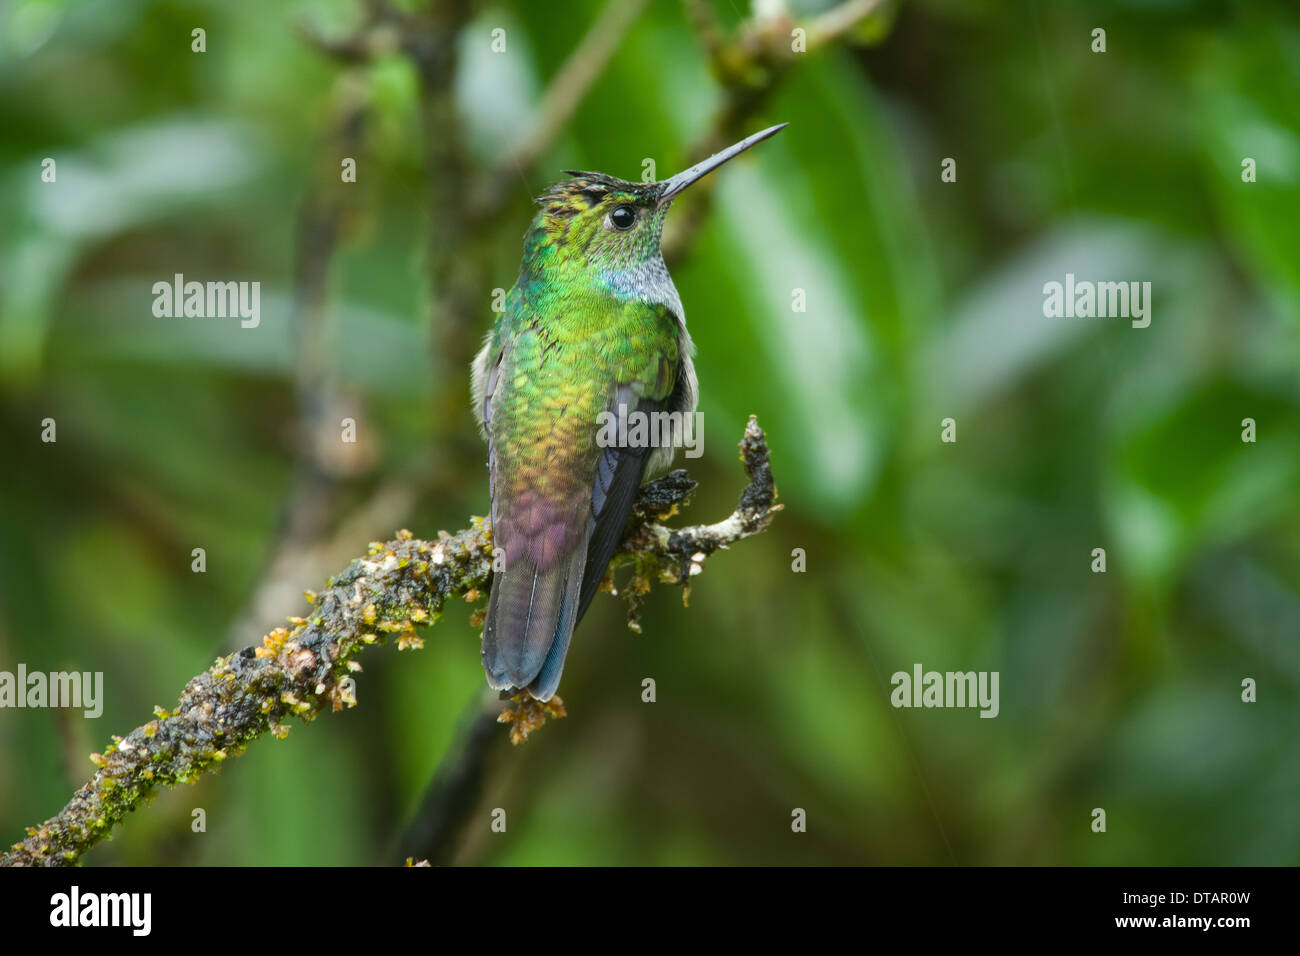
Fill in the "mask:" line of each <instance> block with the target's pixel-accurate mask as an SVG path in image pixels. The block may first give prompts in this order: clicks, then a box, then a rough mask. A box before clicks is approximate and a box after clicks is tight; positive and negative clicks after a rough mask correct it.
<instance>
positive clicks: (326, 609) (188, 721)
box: [0, 417, 780, 866]
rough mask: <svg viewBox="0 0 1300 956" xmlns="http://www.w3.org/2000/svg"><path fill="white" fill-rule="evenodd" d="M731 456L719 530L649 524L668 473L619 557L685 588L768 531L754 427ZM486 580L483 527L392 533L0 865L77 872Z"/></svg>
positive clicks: (642, 501) (208, 675)
mask: <svg viewBox="0 0 1300 956" xmlns="http://www.w3.org/2000/svg"><path fill="white" fill-rule="evenodd" d="M740 448H741V455H742V459H743V460H744V463H745V470H746V473H747V474H748V475H749V479H750V480H749V484H748V486H747V487H746V488H745V490H744V492H743V493H742V494H741V497H740V502H739V504H738V506H737V508H736V510H735V512H733V513H732V515H731V516H730V517H728V518H727V519H725V520H723V521H720V522H717V523H716V524H711V525H696V526H693V527H687V528H679V529H675V530H674V529H669V528H665V527H663V526H662V525H660V524H658V523H656V522H655V521H654V520H652V517H649V516H660V515H664V514H665V513H670V512H671V511H673V510H675V509H676V507H677V506H678V505H679V504H681V503H682V502H683V501H684V499H685V497H686V496H687V495H688V494H689V493H690V489H691V488H692V487H693V483H692V482H690V481H689V480H688V479H684V476H683V475H682V474H681V473H678V472H675V473H673V474H672V475H669V476H667V477H666V478H665V479H661V480H660V481H658V482H651V483H650V484H649V485H648V486H647V487H646V488H645V489H643V493H642V494H641V496H640V498H639V507H638V510H637V517H636V518H635V519H634V520H633V523H632V526H631V528H630V530H629V531H628V533H627V534H626V535H625V538H624V542H623V544H622V547H621V553H622V554H624V555H626V556H631V557H632V558H635V559H637V560H645V561H647V562H650V563H653V564H656V565H659V566H661V567H662V569H663V578H664V579H666V580H669V581H674V580H675V581H679V582H684V581H686V580H689V578H690V577H691V576H693V575H695V574H697V573H698V572H699V570H701V569H702V567H703V563H704V559H705V557H707V555H709V554H712V553H713V552H714V551H717V550H718V549H720V548H725V547H726V546H727V545H728V544H731V543H733V542H735V541H739V540H741V539H742V538H747V537H749V536H751V535H754V534H757V533H759V532H760V531H762V530H763V529H764V528H766V527H767V525H768V524H769V523H770V522H771V520H772V517H773V515H774V514H775V512H776V511H778V510H779V508H780V506H779V505H777V504H776V503H775V498H776V488H775V485H774V484H773V482H772V473H771V469H770V467H769V465H768V450H767V444H766V440H765V438H764V435H763V431H762V429H760V428H759V427H758V423H757V421H756V420H755V419H754V418H753V417H751V418H750V420H749V425H748V426H747V427H746V429H745V437H744V439H743V440H742V441H741V443H740ZM491 568H492V542H491V532H490V530H489V529H488V528H487V526H486V524H485V522H484V521H482V519H475V520H474V522H473V524H472V525H471V526H470V527H469V528H466V529H465V530H463V531H461V532H459V533H457V534H455V535H449V534H447V533H446V532H441V533H440V534H439V536H438V539H437V540H436V541H421V540H418V539H415V538H413V537H412V536H411V533H410V532H409V531H404V532H399V533H398V535H397V537H396V538H395V539H394V540H392V541H389V542H387V543H379V542H376V543H374V544H372V545H371V546H370V553H369V554H368V555H367V556H366V557H363V558H357V559H356V560H354V561H353V562H352V563H351V564H350V565H349V566H348V568H347V570H345V571H344V572H343V573H342V574H340V575H339V576H338V577H336V578H334V579H333V580H331V581H330V582H329V585H328V587H327V589H326V590H325V591H324V592H322V593H321V594H320V595H308V598H309V600H310V601H311V603H312V605H313V607H312V613H311V617H310V618H290V619H289V621H290V624H291V625H292V626H291V628H277V629H276V630H274V631H272V632H271V633H270V634H268V635H267V636H266V637H265V638H264V639H263V641H262V643H261V645H259V646H256V647H246V648H244V649H243V650H242V651H239V652H237V653H235V654H230V655H228V656H226V657H222V658H219V659H218V660H217V662H216V663H215V664H213V665H212V667H211V668H209V669H208V670H207V671H204V672H203V673H202V674H199V675H198V676H196V677H194V678H193V679H191V680H190V682H189V683H188V684H187V685H186V687H185V691H184V692H183V693H182V694H181V696H180V700H179V702H178V704H177V706H176V708H175V709H174V710H172V711H167V710H164V709H162V708H155V714H156V715H157V717H156V719H154V720H151V721H149V723H147V724H144V725H143V726H141V727H137V728H136V729H135V730H133V731H131V732H130V733H129V734H127V735H126V736H125V737H114V738H113V743H112V744H110V745H109V746H108V747H106V748H105V749H104V752H103V754H94V755H92V757H91V761H92V762H93V763H94V764H95V765H96V766H97V767H98V768H99V769H98V770H97V771H96V773H95V775H94V776H93V777H92V778H91V779H90V780H89V781H88V782H87V783H86V784H85V785H83V786H82V787H81V789H79V790H78V791H77V792H76V793H75V794H74V795H73V797H72V799H71V800H70V801H69V802H68V804H67V806H65V807H64V808H63V809H62V810H61V811H60V812H59V813H58V814H57V815H56V816H54V817H52V818H50V819H49V820H46V821H45V822H44V823H43V824H41V825H40V826H37V827H31V828H30V829H29V830H28V836H27V838H26V839H25V840H23V841H21V842H19V843H15V844H14V845H13V847H12V849H11V850H9V851H8V852H7V853H5V854H4V855H3V856H0V864H3V865H7V866H24V865H33V866H63V865H71V864H75V863H76V862H77V861H78V860H80V858H81V856H82V855H83V854H84V853H85V852H86V851H87V850H89V849H90V848H91V847H93V846H94V845H95V844H96V843H98V842H99V841H100V840H102V839H103V838H104V837H105V836H107V835H108V833H109V832H110V831H111V830H112V829H113V827H115V826H116V825H117V824H118V823H120V822H121V821H122V820H123V819H124V818H125V817H126V815H127V814H128V813H130V812H131V811H132V810H134V809H136V808H137V807H139V806H140V805H141V804H142V803H143V801H144V800H145V799H146V798H147V797H148V796H149V795H150V794H152V793H153V792H154V791H156V790H157V789H158V788H160V787H174V786H176V785H177V784H180V783H193V782H195V781H197V780H198V779H199V777H200V776H201V775H202V774H204V773H206V772H208V771H209V770H212V769H215V768H216V767H217V766H218V765H219V764H221V763H222V762H223V761H225V760H226V759H227V758H230V757H235V756H238V755H239V754H240V753H242V752H243V750H244V748H245V747H246V746H247V745H248V744H249V743H251V742H252V741H253V740H256V739H257V738H258V737H260V736H262V735H263V734H265V733H266V732H268V731H270V732H271V733H273V734H275V735H276V736H277V737H283V736H285V735H286V734H288V732H289V725H288V724H287V723H286V721H288V719H289V718H291V717H295V716H296V717H300V718H302V720H303V721H310V720H312V719H313V718H314V717H315V716H316V715H317V714H319V713H320V712H321V711H322V710H324V709H326V707H327V706H328V708H329V709H331V710H342V709H344V708H345V707H352V706H355V704H356V696H355V685H354V683H353V681H352V679H351V675H352V674H353V673H355V672H357V671H360V669H361V665H360V664H358V663H357V662H356V661H355V660H354V658H355V657H356V656H357V655H358V654H359V653H360V652H361V651H362V649H364V648H365V647H366V646H367V645H369V644H376V643H383V642H384V641H385V640H387V638H388V637H389V636H394V637H396V639H397V644H398V647H399V649H401V648H414V647H420V646H421V645H422V643H423V641H422V639H421V638H420V637H419V635H418V634H417V633H416V628H417V627H419V626H421V625H426V626H427V625H430V624H432V623H434V622H435V621H436V620H437V619H438V616H439V615H440V614H441V612H442V608H443V606H444V605H445V604H446V602H447V601H448V600H449V599H451V598H454V597H465V598H466V599H467V600H474V599H477V598H478V597H479V596H480V594H481V591H482V589H483V588H485V587H486V586H487V583H488V579H489V577H490V574H491Z"/></svg>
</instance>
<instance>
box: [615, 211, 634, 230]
mask: <svg viewBox="0 0 1300 956" xmlns="http://www.w3.org/2000/svg"><path fill="white" fill-rule="evenodd" d="M609 221H610V222H612V223H613V224H614V228H615V229H631V228H632V226H633V224H634V223H635V222H636V210H635V209H633V208H632V207H631V206H616V207H615V208H614V210H613V212H611V213H610V214H609Z"/></svg>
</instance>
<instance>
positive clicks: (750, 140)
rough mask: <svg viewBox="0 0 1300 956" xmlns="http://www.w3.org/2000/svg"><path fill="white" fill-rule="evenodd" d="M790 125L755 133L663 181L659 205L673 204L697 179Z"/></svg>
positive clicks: (779, 125) (780, 124)
mask: <svg viewBox="0 0 1300 956" xmlns="http://www.w3.org/2000/svg"><path fill="white" fill-rule="evenodd" d="M789 125H790V124H789V123H778V124H777V125H776V126H769V127H768V128H767V129H765V130H763V131H762V132H759V133H755V134H754V135H753V136H746V137H745V138H744V139H742V140H741V141H740V142H739V143H736V144H734V145H732V146H728V147H727V148H726V149H724V150H722V152H720V153H714V154H713V155H712V156H710V157H709V158H708V159H706V160H703V161H702V162H698V163H696V164H695V165H694V166H692V167H691V168H690V169H688V170H686V171H685V172H682V173H678V174H677V175H676V176H673V177H671V178H669V179H665V180H663V185H664V191H663V192H662V193H661V194H660V196H659V205H660V206H664V205H667V204H668V203H670V202H672V200H673V197H674V196H676V195H677V194H678V193H680V192H681V191H682V190H683V189H685V188H686V187H687V186H689V185H690V184H691V183H693V182H695V181H696V180H697V179H702V178H703V177H705V176H707V175H708V174H709V173H711V172H713V171H714V170H715V169H717V168H718V167H719V166H721V165H722V164H723V163H725V162H726V161H727V160H729V159H734V158H735V157H737V156H739V155H740V154H741V153H743V152H744V151H745V150H747V149H749V147H751V146H753V145H755V144H757V143H761V142H762V141H763V140H765V139H767V138H768V137H769V136H775V135H776V134H777V133H779V132H781V130H783V129H785V128H786V127H787V126H789Z"/></svg>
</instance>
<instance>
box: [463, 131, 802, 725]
mask: <svg viewBox="0 0 1300 956" xmlns="http://www.w3.org/2000/svg"><path fill="white" fill-rule="evenodd" d="M786 125H787V124H784V123H782V124H780V125H778V126H772V127H769V128H768V129H765V130H763V131H761V132H758V133H755V134H754V135H752V136H749V137H747V138H746V139H743V140H741V141H740V142H738V143H736V144H734V145H732V146H729V147H728V148H726V149H724V150H722V151H721V152H718V153H715V154H714V155H712V156H710V157H709V158H708V159H706V160H704V161H702V162H700V163H697V164H696V165H694V166H692V167H691V168H690V169H688V170H686V171H685V172H681V173H678V174H677V175H676V176H673V177H671V178H669V179H664V180H658V181H654V182H628V181H627V180H623V179H616V178H615V177H613V176H607V175H605V174H604V173H593V172H582V171H580V170H565V173H566V174H567V175H568V176H570V177H572V178H570V179H566V180H564V181H562V182H559V183H556V184H555V185H553V186H551V187H550V188H548V189H547V190H546V191H545V192H544V193H543V194H542V195H541V196H539V197H538V198H537V199H536V200H535V202H536V203H537V205H538V206H540V207H541V208H540V209H539V210H538V211H537V213H536V215H534V217H533V220H532V223H531V225H530V226H529V228H528V232H527V233H526V234H525V236H524V249H523V257H522V260H521V262H520V266H519V278H518V279H517V280H516V282H515V284H514V287H513V288H512V289H511V290H510V292H509V293H508V294H507V296H506V300H505V309H504V311H502V312H501V313H500V315H499V317H498V318H497V320H496V323H495V325H494V327H493V329H492V331H491V332H490V333H489V334H488V336H487V341H486V343H485V344H484V346H483V349H482V351H480V352H479V354H478V356H477V357H476V358H475V360H474V365H473V402H474V410H475V414H476V416H477V417H478V418H479V420H480V425H481V428H482V432H483V435H484V437H485V438H486V440H487V443H488V475H489V494H490V495H491V499H492V512H491V514H492V538H493V544H494V546H495V548H496V549H500V550H499V551H495V552H494V553H495V555H496V557H497V559H503V560H502V561H501V563H499V564H497V567H498V570H497V571H496V573H495V574H494V576H493V579H492V587H491V594H490V596H489V598H488V606H487V613H486V616H485V618H484V623H483V647H482V656H483V668H484V671H485V672H486V674H487V680H488V684H489V685H490V686H491V687H493V688H494V689H497V690H501V691H504V692H506V693H507V694H508V695H513V694H516V693H518V692H521V691H523V690H525V689H526V690H527V691H528V693H529V694H530V695H531V696H532V697H533V698H535V699H536V700H540V701H547V700H550V699H551V697H552V696H553V695H554V693H555V690H556V688H557V687H558V686H559V683H560V674H561V672H562V671H563V669H564V658H565V655H566V654H567V653H568V649H569V639H570V638H571V637H572V636H573V629H574V627H575V626H576V625H577V623H578V621H580V620H581V619H582V616H583V614H584V613H585V612H586V610H587V607H588V605H589V604H590V603H591V600H592V598H593V597H595V595H596V591H597V589H598V588H599V587H600V582H601V580H602V579H603V578H604V576H605V569H606V567H607V566H608V565H609V562H610V559H611V558H612V557H613V555H614V550H615V548H616V547H617V546H618V543H619V540H620V538H621V537H622V533H623V526H624V524H625V522H626V521H627V517H628V513H629V511H630V510H631V508H632V503H633V500H634V499H635V497H636V492H637V489H638V488H639V487H640V485H641V481H642V479H643V478H644V477H645V475H646V474H647V472H648V471H649V472H654V471H657V470H659V469H661V468H666V467H667V466H668V464H669V463H671V461H672V457H673V446H674V445H676V444H680V441H681V434H680V429H678V428H676V422H677V421H681V420H683V419H684V418H685V416H686V415H690V414H693V413H694V411H695V408H696V403H697V399H698V384H697V382H696V378H695V368H694V365H693V363H692V358H693V356H694V354H695V346H694V345H693V344H692V342H691V337H690V334H689V333H688V332H687V331H686V319H685V313H684V312H683V310H682V301H681V297H680V296H679V295H678V294H677V289H676V287H675V286H674V285H673V280H672V277H671V276H669V274H668V269H667V267H666V266H665V265H664V258H663V252H662V250H661V248H660V239H661V236H662V234H663V225H664V219H665V216H666V215H667V212H668V207H669V206H670V205H671V203H672V201H673V200H674V199H675V198H676V197H677V196H678V195H680V194H681V192H682V191H683V190H684V189H686V188H687V187H688V186H690V185H691V184H692V183H694V182H696V181H698V180H699V179H700V178H701V177H703V176H705V175H707V174H708V173H710V172H712V171H713V170H715V169H717V168H718V167H719V166H721V165H722V164H723V163H725V162H727V161H728V160H730V159H732V158H734V157H736V156H738V155H740V154H741V153H743V152H744V151H745V150H747V149H749V148H750V147H751V146H753V145H755V144H756V143H759V142H761V141H762V140H765V139H767V138H768V137H769V136H772V135H773V134H775V133H776V132H778V131H779V130H781V129H783V128H784V127H785V126H786ZM633 412H637V413H640V415H642V416H650V415H651V414H653V413H655V412H670V413H671V412H678V413H681V414H680V415H678V416H672V417H671V418H669V419H668V420H669V421H671V422H673V425H674V430H673V433H672V438H671V440H670V441H668V442H660V444H659V447H654V442H653V441H651V440H648V439H646V438H645V436H646V434H647V433H649V434H650V435H651V436H653V431H654V430H653V429H650V430H647V429H644V428H642V429H641V430H640V436H641V437H640V438H638V437H637V436H635V435H631V436H630V435H628V434H617V435H611V434H610V423H613V422H617V423H619V424H618V425H617V426H615V430H616V431H617V430H620V429H625V430H626V431H629V432H630V431H633V430H634V429H631V428H627V423H628V422H634V421H636V417H635V416H633V415H632V413H633ZM656 420H658V419H656ZM629 438H631V439H633V440H632V441H629V440H628V439H629ZM494 563H496V562H494Z"/></svg>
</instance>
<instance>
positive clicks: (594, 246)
mask: <svg viewBox="0 0 1300 956" xmlns="http://www.w3.org/2000/svg"><path fill="white" fill-rule="evenodd" d="M785 126H786V124H785V123H782V124H780V125H779V126H772V127H769V128H768V129H765V130H763V131H762V132H759V133H755V134H754V135H753V136H750V137H748V138H746V139H743V140H741V141H740V142H739V143H736V144H734V145H732V146H729V147H727V148H726V149H724V150H722V151H720V152H717V153H714V154H713V155H712V156H710V157H709V158H708V159H706V160H704V161H703V162H700V163H696V164H695V165H694V166H692V167H691V168H690V169H688V170H686V171H685V172H681V173H678V174H677V175H676V176H672V177H670V178H669V179H662V180H657V181H654V182H648V183H637V182H629V181H628V180H624V179H616V178H614V177H613V176H607V175H606V174H604V173H593V172H583V171H580V170H572V169H569V170H565V172H567V173H568V174H569V175H570V176H572V177H573V178H572V179H566V180H564V181H563V182H559V183H556V184H555V185H554V186H552V187H550V188H549V189H548V190H547V191H546V192H544V193H543V194H542V195H541V196H539V197H538V198H537V200H536V202H537V204H538V205H539V206H541V209H540V210H539V211H538V213H537V215H536V216H535V217H534V218H533V224H532V227H531V228H530V230H529V232H528V236H527V237H526V239H525V243H524V271H525V272H526V273H527V272H535V273H536V274H538V277H540V274H541V273H543V272H549V271H552V270H554V269H556V268H557V267H559V268H563V267H564V266H565V265H569V266H577V267H580V268H582V269H583V270H584V271H585V272H586V273H587V274H589V275H592V276H594V277H595V278H597V279H598V280H599V281H601V282H602V283H603V284H605V285H607V286H609V287H611V288H612V289H613V290H614V291H615V292H617V293H620V294H635V295H645V294H647V291H648V290H646V289H644V288H642V286H644V285H645V284H646V283H648V282H661V281H662V280H667V274H668V273H667V270H666V269H665V268H664V267H663V255H662V253H661V252H660V249H659V242H660V238H661V237H662V235H663V227H664V218H665V216H666V215H667V212H668V207H669V205H671V203H672V201H673V199H675V198H676V197H677V196H678V195H680V194H681V192H682V191H683V190H684V189H686V187H687V186H689V185H691V183H694V182H697V181H698V180H700V179H701V178H703V177H704V176H705V175H707V174H708V173H710V172H712V171H713V170H714V169H717V168H718V167H719V166H721V165H722V164H723V163H725V162H727V161H728V160H729V159H732V158H733V157H735V156H738V155H740V154H741V153H743V152H744V151H745V150H747V149H749V148H750V147H751V146H753V145H754V144H755V143H758V142H761V141H762V140H764V139H767V138H768V137H769V136H771V135H773V134H774V133H776V132H778V131H779V130H781V129H784V128H785ZM667 281H668V282H669V283H670V284H671V280H667Z"/></svg>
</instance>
